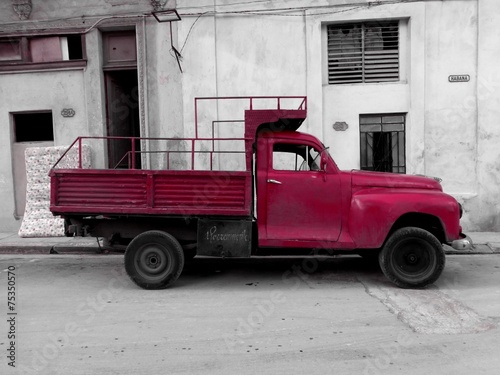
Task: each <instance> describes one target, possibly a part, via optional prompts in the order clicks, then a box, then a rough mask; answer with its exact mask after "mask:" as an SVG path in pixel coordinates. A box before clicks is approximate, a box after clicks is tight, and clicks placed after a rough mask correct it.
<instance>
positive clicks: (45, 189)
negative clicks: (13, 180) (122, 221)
mask: <svg viewBox="0 0 500 375" xmlns="http://www.w3.org/2000/svg"><path fill="white" fill-rule="evenodd" d="M67 149H68V147H66V146H56V147H31V148H28V149H26V154H25V156H26V177H27V186H26V209H25V212H24V217H23V221H22V223H21V229H19V236H20V237H58V236H64V220H63V219H61V218H58V217H55V216H53V215H52V213H51V212H50V209H49V207H50V177H49V171H50V169H51V168H52V167H53V166H54V164H55V163H56V162H57V160H58V159H59V158H60V157H61V156H62V154H64V152H65V151H66V150H67ZM90 166H91V160H90V149H89V147H88V146H87V145H82V167H83V168H90ZM56 168H58V169H74V168H78V146H75V147H73V148H72V149H71V150H70V151H69V152H68V153H67V154H66V156H65V157H64V158H63V159H62V160H61V161H60V162H59V164H58V165H57V167H56Z"/></svg>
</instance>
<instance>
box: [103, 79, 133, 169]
mask: <svg viewBox="0 0 500 375" xmlns="http://www.w3.org/2000/svg"><path fill="white" fill-rule="evenodd" d="M104 77H105V82H106V112H107V135H108V136H109V137H140V136H141V130H140V121H139V90H138V86H137V84H138V82H137V70H136V69H131V70H117V71H108V72H105V73H104ZM132 151H135V152H132ZM129 153H130V155H131V157H133V158H134V159H135V167H136V168H138V169H140V168H141V154H140V141H139V140H136V141H135V144H134V145H133V144H132V142H131V141H130V140H124V139H110V140H109V141H108V164H109V168H129V167H130V165H129V161H130V160H131V159H130V160H129V157H128V156H129Z"/></svg>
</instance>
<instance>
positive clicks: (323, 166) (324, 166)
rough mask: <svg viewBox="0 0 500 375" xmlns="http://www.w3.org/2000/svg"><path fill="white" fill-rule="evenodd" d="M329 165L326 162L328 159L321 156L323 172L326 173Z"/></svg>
mask: <svg viewBox="0 0 500 375" xmlns="http://www.w3.org/2000/svg"><path fill="white" fill-rule="evenodd" d="M327 165H328V163H327V162H326V158H325V157H323V155H321V162H320V169H321V171H322V172H326V167H327Z"/></svg>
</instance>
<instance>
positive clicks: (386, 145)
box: [359, 113, 406, 173]
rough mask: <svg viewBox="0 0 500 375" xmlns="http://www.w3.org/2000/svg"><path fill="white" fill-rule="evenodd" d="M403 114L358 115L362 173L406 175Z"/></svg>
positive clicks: (404, 117)
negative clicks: (363, 171)
mask: <svg viewBox="0 0 500 375" xmlns="http://www.w3.org/2000/svg"><path fill="white" fill-rule="evenodd" d="M405 123H406V115H405V114H404V113H403V114H401V113H396V114H385V115H360V116H359V131H360V141H361V143H360V150H361V155H360V156H361V169H362V170H366V171H379V172H394V173H406V163H405V158H406V156H405Z"/></svg>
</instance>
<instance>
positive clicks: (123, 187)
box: [51, 169, 252, 216]
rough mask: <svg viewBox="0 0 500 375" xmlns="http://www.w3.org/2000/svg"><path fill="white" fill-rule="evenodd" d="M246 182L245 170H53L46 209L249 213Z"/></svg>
mask: <svg viewBox="0 0 500 375" xmlns="http://www.w3.org/2000/svg"><path fill="white" fill-rule="evenodd" d="M251 186H252V176H251V173H250V172H206V171H149V170H148V171H142V170H136V171H133V170H128V171H121V172H120V173H118V172H116V171H107V170H102V171H101V170H83V169H82V170H74V169H73V170H57V172H54V173H53V176H52V189H53V191H52V195H51V211H52V212H53V213H54V214H65V213H72V214H75V213H78V214H86V215H101V214H102V215H106V214H120V215H123V214H130V215H138V214H146V215H193V216H196V215H227V216H231V215H234V216H249V215H250V214H251V199H252V198H251V197H252V196H251Z"/></svg>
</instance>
